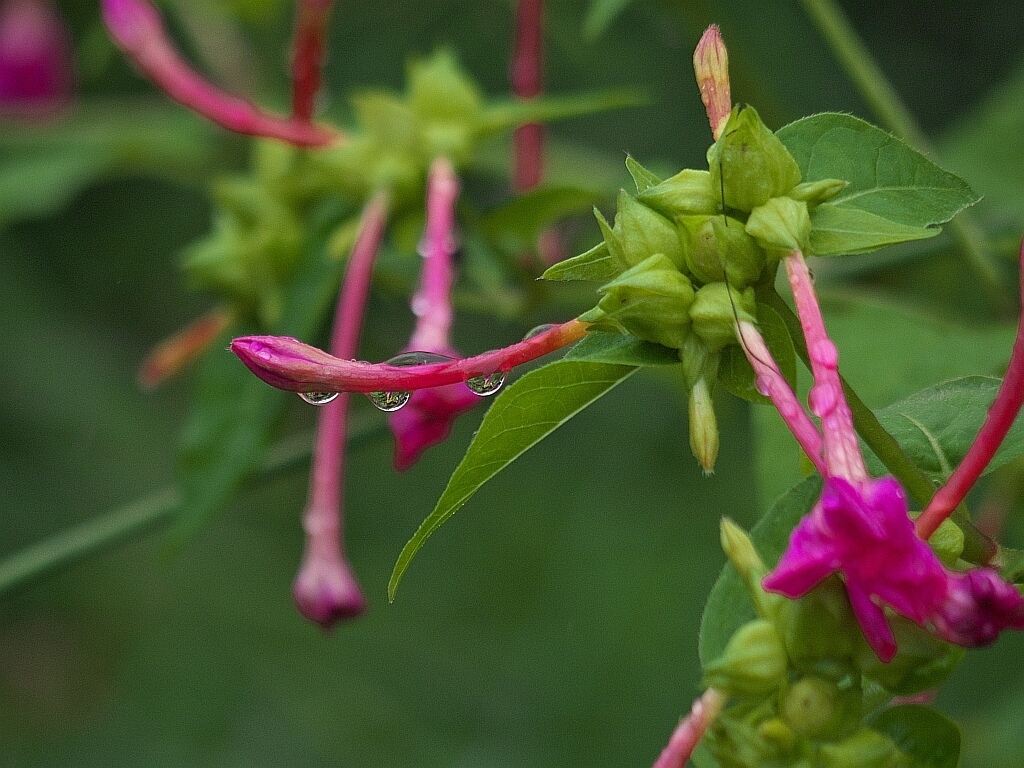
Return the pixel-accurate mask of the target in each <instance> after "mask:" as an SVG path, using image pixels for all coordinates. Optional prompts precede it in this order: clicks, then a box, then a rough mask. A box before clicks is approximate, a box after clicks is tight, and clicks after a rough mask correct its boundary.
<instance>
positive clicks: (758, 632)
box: [704, 619, 787, 696]
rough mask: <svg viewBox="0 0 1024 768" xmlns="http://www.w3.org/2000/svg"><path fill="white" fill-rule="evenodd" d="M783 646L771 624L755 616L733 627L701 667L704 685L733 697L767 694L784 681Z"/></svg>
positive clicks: (784, 653) (777, 688)
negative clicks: (718, 650)
mask: <svg viewBox="0 0 1024 768" xmlns="http://www.w3.org/2000/svg"><path fill="white" fill-rule="evenodd" d="M786 666H787V659H786V649H785V648H784V647H783V645H782V640H781V639H780V638H779V633H778V632H776V630H775V627H774V625H773V624H772V623H771V622H770V621H766V620H765V619H754V620H753V621H749V622H747V623H746V624H744V625H743V626H742V627H740V628H739V629H737V630H736V632H735V633H734V634H733V636H732V637H731V638H730V639H729V642H728V644H727V645H726V646H725V650H724V651H723V652H722V655H721V656H719V657H718V658H717V659H715V660H714V661H713V662H711V663H710V664H708V666H707V668H706V669H705V670H704V684H705V685H707V686H710V687H713V688H717V689H719V690H721V691H725V692H726V693H728V694H731V695H733V696H768V695H770V694H772V693H774V692H775V691H777V690H779V688H781V687H782V684H783V683H784V682H785V680H786Z"/></svg>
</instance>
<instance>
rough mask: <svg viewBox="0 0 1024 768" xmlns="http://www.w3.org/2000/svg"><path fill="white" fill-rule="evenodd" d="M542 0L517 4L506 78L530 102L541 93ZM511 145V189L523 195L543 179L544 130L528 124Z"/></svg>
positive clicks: (521, 128)
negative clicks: (513, 40)
mask: <svg viewBox="0 0 1024 768" xmlns="http://www.w3.org/2000/svg"><path fill="white" fill-rule="evenodd" d="M543 28H544V0H519V2H518V3H517V5H516V34H515V48H514V50H513V53H512V66H511V68H510V73H509V79H510V80H511V82H512V92H513V93H514V94H515V95H516V96H518V97H519V98H520V99H524V100H529V99H532V98H535V97H536V96H539V95H540V93H541V92H542V90H543V87H544V83H543V71H544V35H543ZM512 143H513V153H514V156H513V186H514V187H515V190H516V191H517V192H525V191H526V190H528V189H532V188H533V187H535V186H537V185H538V184H540V182H541V179H542V178H543V176H544V127H543V126H542V125H540V124H539V123H528V124H527V125H521V126H519V128H517V129H516V131H515V133H514V134H513V136H512Z"/></svg>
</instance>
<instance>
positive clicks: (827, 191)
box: [788, 179, 850, 210]
mask: <svg viewBox="0 0 1024 768" xmlns="http://www.w3.org/2000/svg"><path fill="white" fill-rule="evenodd" d="M848 186H850V182H848V181H843V180H842V179H819V180H818V181H805V182H803V183H802V184H797V185H796V186H795V187H793V189H791V190H790V191H789V195H788V197H791V198H793V199H794V200H799V201H800V202H803V203H807V207H808V208H810V209H812V210H813V209H814V207H815V206H817V205H820V204H821V203H827V202H828V201H829V200H831V199H832V198H833V197H835V196H836V195H838V194H839V193H840V192H842V191H843V190H844V189H846V188H847V187H848Z"/></svg>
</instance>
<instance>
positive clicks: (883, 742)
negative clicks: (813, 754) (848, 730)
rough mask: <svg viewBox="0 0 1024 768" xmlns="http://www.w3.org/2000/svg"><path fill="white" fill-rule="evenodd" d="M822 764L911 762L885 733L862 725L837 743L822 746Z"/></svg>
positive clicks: (876, 766)
mask: <svg viewBox="0 0 1024 768" xmlns="http://www.w3.org/2000/svg"><path fill="white" fill-rule="evenodd" d="M819 752H820V757H821V761H820V765H822V766H823V768H901V767H902V766H908V767H909V765H910V761H909V760H907V757H906V755H904V754H903V753H902V752H901V751H900V750H899V749H898V748H897V746H896V745H895V744H894V743H893V742H892V740H891V739H889V738H888V737H886V736H883V735H882V734H880V733H878V732H877V731H872V730H871V729H870V728H861V729H860V730H858V731H857V732H856V733H855V734H853V735H852V736H850V737H848V738H846V739H844V740H843V741H841V742H839V743H838V744H824V745H822V747H821V749H820V751H819Z"/></svg>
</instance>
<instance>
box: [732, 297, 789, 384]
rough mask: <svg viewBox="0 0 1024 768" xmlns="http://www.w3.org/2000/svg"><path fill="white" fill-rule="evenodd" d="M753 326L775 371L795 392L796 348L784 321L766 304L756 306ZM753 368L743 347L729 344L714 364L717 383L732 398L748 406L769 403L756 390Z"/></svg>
mask: <svg viewBox="0 0 1024 768" xmlns="http://www.w3.org/2000/svg"><path fill="white" fill-rule="evenodd" d="M757 325H758V328H759V330H760V331H761V336H762V337H763V338H764V340H765V343H766V344H767V345H768V351H769V352H771V353H772V357H773V358H775V362H776V363H777V364H778V366H779V370H780V371H781V372H782V375H783V376H784V377H785V379H786V381H788V382H789V385H790V386H791V387H793V389H794V390H795V389H796V349H795V348H794V347H793V339H791V338H790V336H789V330H788V329H787V328H786V323H785V321H784V320H783V319H782V318H781V317H780V316H779V313H778V312H776V311H775V310H774V309H772V308H771V307H769V306H768V305H766V304H758V305H757ZM756 378H757V377H756V376H755V375H754V369H753V368H752V367H751V366H750V361H749V360H747V355H746V353H744V351H743V348H742V347H741V346H739V345H737V344H730V345H729V346H727V347H725V348H724V349H723V350H722V359H721V362H720V363H719V365H718V381H719V382H720V383H721V384H722V386H724V387H725V388H726V390H728V391H729V392H731V393H732V394H734V395H736V397H739V398H742V399H744V400H749V401H750V402H752V403H760V404H771V399H769V398H768V397H765V396H764V395H762V394H761V393H760V392H758V391H757V387H756V385H755V380H756Z"/></svg>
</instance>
